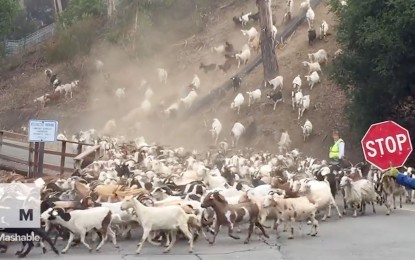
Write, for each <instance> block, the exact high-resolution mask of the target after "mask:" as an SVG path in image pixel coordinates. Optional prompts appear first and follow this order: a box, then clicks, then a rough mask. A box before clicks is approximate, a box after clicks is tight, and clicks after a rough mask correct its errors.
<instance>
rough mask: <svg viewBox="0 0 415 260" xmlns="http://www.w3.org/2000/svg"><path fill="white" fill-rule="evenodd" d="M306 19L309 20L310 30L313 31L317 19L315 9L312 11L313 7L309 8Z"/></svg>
mask: <svg viewBox="0 0 415 260" xmlns="http://www.w3.org/2000/svg"><path fill="white" fill-rule="evenodd" d="M305 16H306V18H307V22H308V29H312V28H313V27H314V18H315V16H316V15H315V13H314V11H313V9H311V6H310V5H309V6H308V9H307V13H306V15H305Z"/></svg>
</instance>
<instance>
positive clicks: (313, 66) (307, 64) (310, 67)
mask: <svg viewBox="0 0 415 260" xmlns="http://www.w3.org/2000/svg"><path fill="white" fill-rule="evenodd" d="M302 63H303V65H304V67H308V74H310V73H311V72H313V71H317V72H318V71H320V72H321V67H320V64H319V63H318V62H308V61H303V62H302Z"/></svg>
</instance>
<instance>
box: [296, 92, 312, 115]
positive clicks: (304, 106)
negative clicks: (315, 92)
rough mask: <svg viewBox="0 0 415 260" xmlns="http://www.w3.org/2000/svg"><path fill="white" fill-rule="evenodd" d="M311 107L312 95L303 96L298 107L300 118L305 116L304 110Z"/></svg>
mask: <svg viewBox="0 0 415 260" xmlns="http://www.w3.org/2000/svg"><path fill="white" fill-rule="evenodd" d="M309 107H310V95H306V96H303V97H302V98H301V101H300V105H299V107H298V120H300V118H301V117H302V116H303V114H304V111H305V110H307V109H309Z"/></svg>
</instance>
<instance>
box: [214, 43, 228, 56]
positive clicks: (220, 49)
mask: <svg viewBox="0 0 415 260" xmlns="http://www.w3.org/2000/svg"><path fill="white" fill-rule="evenodd" d="M211 51H212V52H214V51H215V52H216V53H218V54H222V53H224V52H225V45H223V44H221V45H219V46H217V47H212V48H211Z"/></svg>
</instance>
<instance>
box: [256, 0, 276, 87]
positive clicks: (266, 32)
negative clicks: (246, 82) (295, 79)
mask: <svg viewBox="0 0 415 260" xmlns="http://www.w3.org/2000/svg"><path fill="white" fill-rule="evenodd" d="M256 5H257V7H258V11H259V23H260V26H261V32H260V41H261V55H262V65H263V66H264V80H265V82H266V81H269V80H271V79H273V78H275V77H276V76H277V75H278V61H277V55H276V54H275V39H273V38H272V11H271V0H256Z"/></svg>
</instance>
